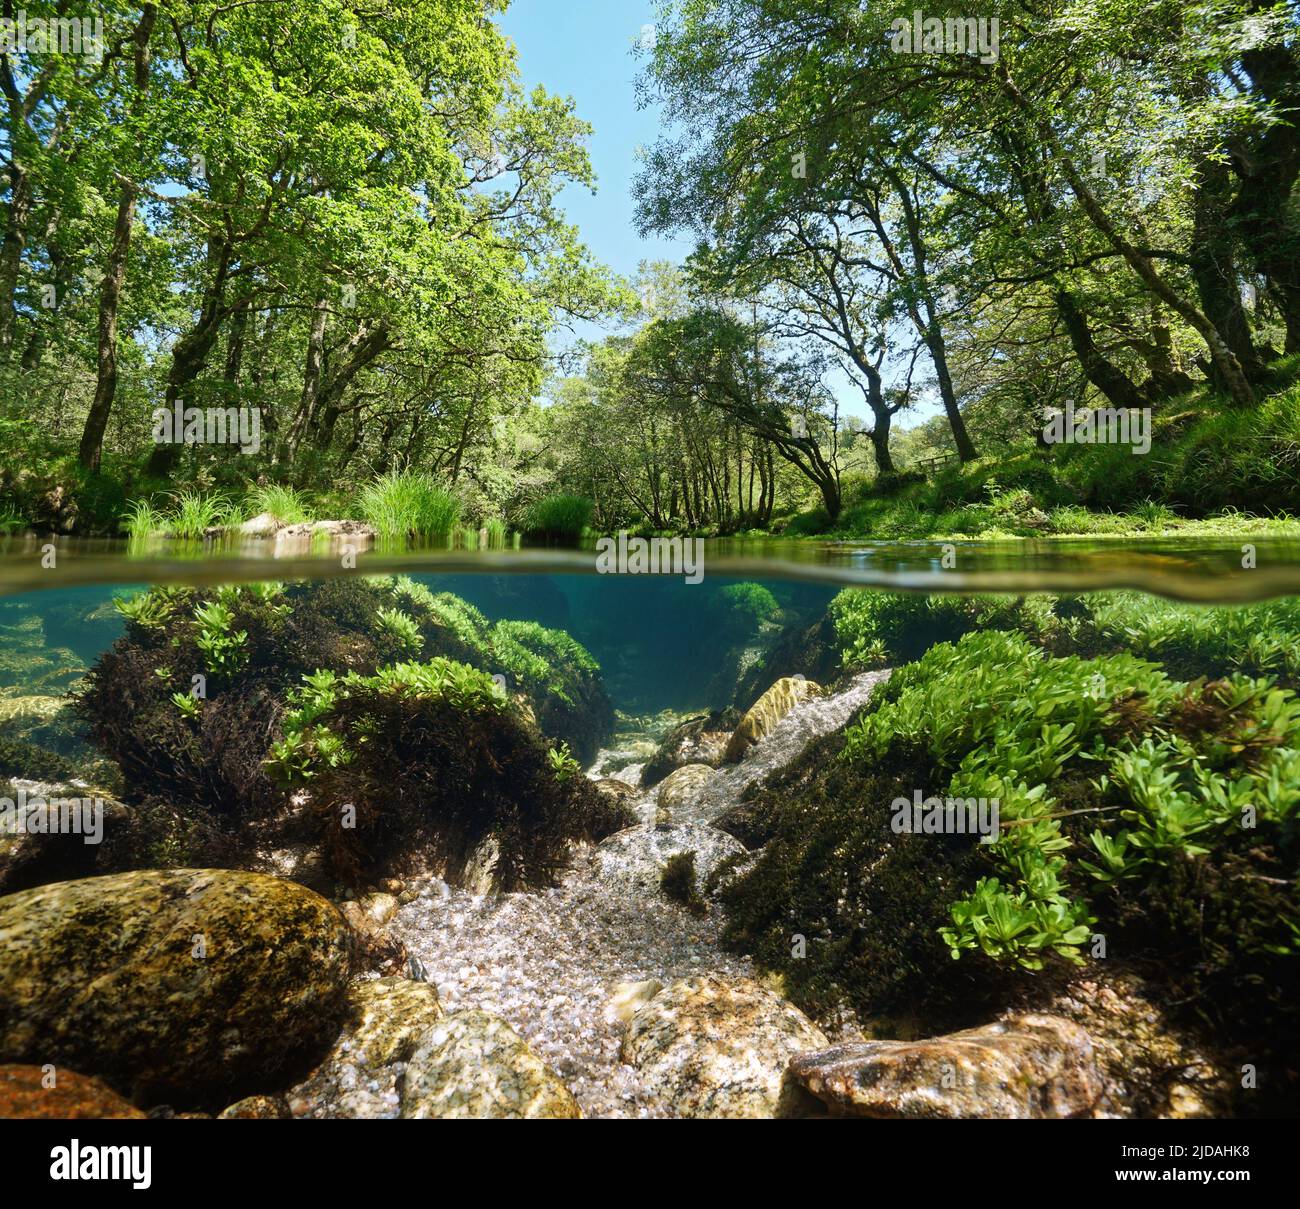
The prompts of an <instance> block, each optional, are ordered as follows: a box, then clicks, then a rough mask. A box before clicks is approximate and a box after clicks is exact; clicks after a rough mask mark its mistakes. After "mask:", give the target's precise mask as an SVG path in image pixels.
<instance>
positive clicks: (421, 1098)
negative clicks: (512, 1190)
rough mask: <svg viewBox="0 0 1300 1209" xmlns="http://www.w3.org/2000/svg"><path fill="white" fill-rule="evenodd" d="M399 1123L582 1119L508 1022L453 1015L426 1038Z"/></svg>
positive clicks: (410, 1072) (485, 1015) (408, 1080)
mask: <svg viewBox="0 0 1300 1209" xmlns="http://www.w3.org/2000/svg"><path fill="white" fill-rule="evenodd" d="M402 1116H403V1117H406V1118H408V1119H416V1120H427V1119H431V1118H446V1119H475V1120H478V1119H483V1118H527V1119H533V1120H535V1119H539V1118H556V1117H559V1118H566V1119H575V1118H578V1117H581V1116H582V1112H581V1110H580V1109H579V1108H578V1102H577V1100H575V1099H574V1098H573V1094H572V1092H570V1091H569V1089H568V1088H567V1087H565V1085H564V1084H563V1083H562V1082H561V1081H560V1078H559V1076H558V1075H556V1074H555V1072H554V1071H552V1070H551V1068H550V1067H549V1066H547V1065H546V1063H545V1062H543V1061H542V1060H541V1059H540V1058H539V1057H538V1056H537V1055H536V1054H535V1053H533V1051H532V1050H531V1049H530V1048H529V1047H528V1044H527V1042H525V1041H524V1039H523V1038H522V1037H520V1036H519V1034H518V1033H516V1032H515V1031H514V1029H512V1028H511V1027H510V1026H509V1025H508V1024H507V1023H506V1022H505V1021H504V1020H502V1019H500V1018H499V1017H497V1016H493V1015H492V1014H491V1013H489V1012H482V1011H478V1010H472V1011H465V1012H453V1013H452V1014H451V1015H449V1016H446V1017H444V1018H443V1019H442V1020H441V1021H439V1022H438V1023H437V1024H435V1025H434V1026H433V1028H431V1029H430V1030H429V1031H428V1033H426V1034H425V1036H424V1038H423V1040H422V1041H421V1043H420V1047H419V1049H417V1050H416V1052H415V1054H414V1055H413V1056H412V1058H411V1062H410V1065H409V1066H407V1068H406V1074H405V1076H404V1078H403V1082H402Z"/></svg>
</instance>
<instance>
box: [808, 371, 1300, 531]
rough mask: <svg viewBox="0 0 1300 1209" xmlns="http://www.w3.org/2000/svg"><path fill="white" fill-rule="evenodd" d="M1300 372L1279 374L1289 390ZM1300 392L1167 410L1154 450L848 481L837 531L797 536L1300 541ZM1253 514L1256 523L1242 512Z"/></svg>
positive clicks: (1079, 450) (1096, 452)
mask: <svg viewBox="0 0 1300 1209" xmlns="http://www.w3.org/2000/svg"><path fill="white" fill-rule="evenodd" d="M1296 368H1297V367H1296V366H1294V365H1291V364H1290V363H1287V364H1285V365H1280V366H1279V367H1278V372H1277V375H1276V376H1277V378H1278V379H1279V380H1283V379H1285V378H1286V377H1287V376H1288V375H1290V374H1293V372H1294V370H1295V369H1296ZM1298 505H1300V383H1292V384H1291V385H1288V386H1285V387H1284V388H1283V389H1280V390H1278V391H1276V392H1275V393H1274V394H1272V395H1270V396H1268V397H1267V398H1265V399H1263V400H1262V402H1261V403H1260V404H1259V406H1258V407H1256V408H1253V409H1247V410H1241V409H1234V408H1231V407H1228V406H1226V404H1225V403H1224V402H1223V400H1222V399H1221V398H1219V397H1217V396H1216V395H1214V394H1213V393H1212V392H1210V391H1208V390H1201V391H1198V392H1196V393H1195V394H1193V395H1191V396H1189V397H1187V398H1185V399H1182V400H1177V401H1172V402H1169V403H1167V404H1165V405H1164V406H1163V407H1162V408H1161V409H1160V410H1159V411H1157V412H1156V414H1155V415H1154V417H1153V432H1152V447H1151V450H1150V452H1149V453H1147V454H1146V455H1140V456H1139V455H1134V454H1133V452H1132V451H1131V449H1130V447H1129V446H1128V445H1107V444H1097V445H1061V446H1057V447H1054V448H1051V449H1040V448H1037V447H1030V446H1025V447H1021V448H1018V449H1009V450H1005V451H1003V452H1001V453H990V454H989V455H988V456H985V457H982V458H978V459H976V460H975V461H972V462H968V463H965V464H964V465H958V464H954V465H949V466H946V467H944V468H943V469H941V470H940V471H939V472H938V473H937V474H936V475H935V476H934V477H933V478H930V479H922V478H921V477H920V476H919V475H918V474H917V473H916V472H910V471H904V472H902V473H900V474H896V475H892V476H889V479H888V480H887V481H884V480H869V479H865V478H863V477H861V476H846V477H845V494H844V506H843V509H842V511H841V512H840V515H839V517H838V518H837V520H836V522H835V523H834V524H833V525H832V524H831V522H830V520H829V518H828V517H827V515H826V512H825V510H824V509H822V508H821V507H820V506H817V507H812V508H810V509H808V510H807V511H805V512H802V513H799V514H798V515H796V516H794V517H792V518H791V519H790V520H789V521H788V522H787V523H786V527H785V530H784V532H785V534H787V535H789V536H794V537H798V536H828V537H839V538H851V537H860V536H872V537H877V538H886V539H888V538H897V539H919V538H927V537H929V538H934V537H958V536H960V537H974V538H985V539H991V538H1006V537H1044V536H1047V537H1065V536H1069V537H1077V536H1116V537H1120V536H1130V537H1141V536H1147V535H1151V534H1168V535H1184V536H1187V537H1198V536H1205V537H1211V536H1218V535H1236V534H1242V533H1263V532H1271V533H1300V522H1297V521H1296V520H1295V519H1294V516H1293V514H1294V513H1295V512H1296V511H1297V506H1298ZM1243 506H1245V507H1248V508H1249V509H1251V510H1252V513H1253V515H1251V514H1247V513H1246V512H1243V511H1240V509H1241V508H1242V507H1243Z"/></svg>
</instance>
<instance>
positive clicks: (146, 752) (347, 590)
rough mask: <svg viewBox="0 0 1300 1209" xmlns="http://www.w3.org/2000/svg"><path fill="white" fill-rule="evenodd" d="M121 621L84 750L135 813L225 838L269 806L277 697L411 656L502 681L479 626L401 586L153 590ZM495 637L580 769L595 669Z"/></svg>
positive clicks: (541, 642) (546, 636) (564, 643)
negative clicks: (101, 759)
mask: <svg viewBox="0 0 1300 1209" xmlns="http://www.w3.org/2000/svg"><path fill="white" fill-rule="evenodd" d="M119 610H120V611H121V612H122V613H123V615H124V616H125V617H126V619H127V628H126V633H125V634H124V635H123V637H122V638H121V639H119V640H118V642H116V643H115V644H114V645H113V646H112V647H111V648H109V650H108V651H106V652H104V653H103V654H102V655H101V656H100V658H99V660H98V662H97V663H96V665H95V667H94V668H93V669H92V671H91V673H90V674H89V675H88V676H87V678H86V681H85V684H84V686H83V687H82V689H81V691H80V693H79V695H78V705H77V708H78V711H79V713H80V715H81V716H82V717H83V718H84V719H85V720H86V722H87V723H88V725H89V728H90V731H91V737H92V738H93V740H94V742H95V743H96V744H97V745H98V746H99V747H100V748H101V749H102V750H103V751H104V752H105V753H107V754H108V755H109V756H110V758H112V759H113V760H114V761H115V763H116V764H117V765H118V766H119V767H120V769H121V771H122V773H123V775H124V777H125V778H126V782H127V784H128V785H130V787H131V790H132V793H133V794H134V795H135V796H136V797H138V798H146V797H151V796H155V797H159V798H163V799H166V800H170V801H174V802H176V803H178V804H180V805H196V806H201V807H203V808H204V809H205V810H207V811H210V812H211V813H212V814H214V815H217V816H220V817H222V818H226V819H229V820H230V821H231V822H232V823H233V822H234V821H235V820H237V819H238V818H239V817H241V816H250V815H251V816H255V817H261V816H265V815H266V814H267V813H268V812H270V811H272V810H274V809H276V807H277V805H278V804H279V802H280V798H281V795H280V792H279V791H278V790H277V789H276V787H275V786H273V785H272V784H271V783H270V781H269V780H268V779H267V777H266V774H265V770H264V769H263V767H262V761H263V758H264V757H265V755H266V752H267V750H268V748H269V746H270V744H271V742H272V741H273V740H274V739H275V738H276V737H277V734H278V733H279V732H278V727H279V721H280V715H281V713H282V712H283V708H284V705H283V697H284V694H285V693H286V692H287V691H289V690H290V689H291V688H293V687H294V686H296V685H298V684H300V683H301V682H302V680H303V678H304V677H305V676H309V675H311V674H312V673H314V672H316V671H318V670H323V671H328V672H334V673H337V674H340V675H346V674H347V673H349V672H355V673H358V674H361V675H373V674H374V673H375V672H376V671H377V670H378V669H379V668H381V667H383V666H385V665H388V664H392V663H398V662H401V661H403V660H407V659H409V658H411V656H412V655H416V654H418V655H419V657H420V658H422V659H432V658H444V659H452V660H455V661H457V662H460V663H465V664H468V665H471V666H474V667H478V668H480V669H481V670H483V671H484V672H487V673H489V674H490V673H495V672H497V671H498V670H499V669H500V660H499V659H498V656H497V653H496V650H495V646H494V642H493V638H494V631H493V629H492V628H491V627H490V626H489V625H488V622H487V620H486V619H485V618H484V617H483V615H482V614H481V613H479V612H478V610H477V609H475V608H474V607H473V606H471V605H469V604H467V603H466V602H464V601H461V600H459V599H458V598H456V597H454V596H451V595H449V594H447V593H440V594H433V593H430V592H429V591H428V589H427V588H424V587H423V585H420V584H418V583H416V582H415V581H411V580H397V581H391V580H387V579H379V580H369V579H362V578H359V577H352V578H339V579H332V580H326V581H321V582H314V583H299V584H288V585H284V586H280V585H260V586H259V585H244V586H239V587H223V588H219V589H215V590H203V591H198V590H195V589H192V588H159V589H154V590H152V591H150V592H147V593H142V594H140V595H139V596H136V597H135V598H133V599H131V600H127V601H123V602H121V603H120V604H119ZM502 635H503V636H507V635H509V636H510V637H511V639H512V640H513V641H516V642H517V643H518V645H519V649H520V650H521V651H524V652H527V653H528V655H529V657H530V658H531V659H533V660H534V661H535V665H534V668H533V671H534V674H533V675H531V676H530V677H529V678H528V680H527V682H526V683H525V684H523V685H521V687H522V688H523V690H524V691H525V692H526V693H527V695H528V697H529V700H530V704H531V705H532V708H533V710H534V712H535V714H536V715H537V718H538V721H539V724H540V725H541V726H542V729H543V731H545V733H547V734H548V735H549V736H550V737H552V738H555V739H557V740H560V741H564V740H567V741H568V742H569V743H570V745H571V747H572V748H573V750H574V751H575V753H577V754H578V756H579V757H580V758H581V759H583V760H587V759H590V758H591V757H592V756H593V755H594V753H595V750H596V747H597V746H598V744H599V741H600V739H601V738H603V737H604V735H606V734H608V733H609V730H610V729H611V728H612V723H613V716H612V710H611V709H610V707H609V703H608V699H607V698H606V697H605V694H604V689H603V687H602V685H601V681H600V671H599V668H598V666H597V665H596V663H595V661H594V660H592V659H591V657H590V655H588V654H587V653H586V651H584V650H583V649H582V647H581V646H579V645H578V644H577V643H575V642H573V641H572V640H571V639H569V638H568V637H567V635H564V634H560V633H558V632H556V631H547V630H544V629H542V628H541V627H537V626H532V625H530V624H528V623H520V626H519V627H518V628H517V629H514V630H512V629H510V628H509V626H508V625H507V628H506V629H505V630H503V631H502ZM196 677H198V678H199V679H197V680H196ZM552 694H554V697H552Z"/></svg>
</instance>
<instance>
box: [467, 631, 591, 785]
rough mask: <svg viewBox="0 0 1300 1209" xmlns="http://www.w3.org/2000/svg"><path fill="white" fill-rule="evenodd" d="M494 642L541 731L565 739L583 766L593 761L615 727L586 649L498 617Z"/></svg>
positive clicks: (560, 636) (561, 633) (570, 640)
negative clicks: (523, 693) (526, 697)
mask: <svg viewBox="0 0 1300 1209" xmlns="http://www.w3.org/2000/svg"><path fill="white" fill-rule="evenodd" d="M491 641H492V651H493V653H494V655H495V656H496V659H497V661H498V663H499V664H500V665H501V667H502V668H503V669H504V670H505V671H506V672H507V673H508V674H509V675H510V676H511V677H512V678H513V679H514V680H515V681H516V683H517V684H518V685H519V686H520V687H522V688H523V689H524V690H525V692H527V693H528V695H529V697H530V699H531V700H532V702H533V708H534V710H535V712H536V714H537V723H538V725H539V726H540V727H541V728H542V731H543V732H544V733H545V734H548V735H551V736H553V737H555V738H557V739H562V740H564V741H565V742H567V743H568V744H569V746H570V748H571V749H572V751H573V754H574V756H575V757H576V758H577V759H578V760H579V761H580V762H582V763H583V764H588V763H590V762H591V761H592V760H593V759H595V756H596V752H597V750H598V749H599V747H600V744H601V742H602V740H603V739H605V738H606V737H607V736H608V735H609V734H610V732H611V731H612V730H613V728H614V707H613V705H612V704H611V703H610V700H609V696H608V694H607V693H606V692H605V687H604V683H603V682H602V680H601V676H600V665H599V664H598V663H597V662H596V661H595V659H593V658H592V657H591V655H590V653H589V652H588V651H587V649H586V648H585V647H584V646H582V644H581V643H579V642H576V641H574V639H573V638H571V637H570V636H569V635H568V634H566V633H564V631H563V630H552V629H547V628H546V627H545V626H542V625H538V624H537V623H536V622H534V621H499V622H497V623H496V625H494V626H493V627H492V633H491Z"/></svg>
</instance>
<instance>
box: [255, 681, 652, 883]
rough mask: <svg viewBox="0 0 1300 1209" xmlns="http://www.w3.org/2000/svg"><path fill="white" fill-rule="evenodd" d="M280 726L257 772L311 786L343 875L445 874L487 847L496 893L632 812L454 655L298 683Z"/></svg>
mask: <svg viewBox="0 0 1300 1209" xmlns="http://www.w3.org/2000/svg"><path fill="white" fill-rule="evenodd" d="M281 725H282V729H283V736H282V738H280V739H279V740H278V741H277V742H276V743H275V744H274V745H273V746H272V748H271V751H270V753H269V754H268V756H267V760H266V770H267V772H268V773H269V774H270V776H271V777H272V779H273V780H274V781H275V782H276V783H277V784H280V785H283V786H286V787H300V788H304V789H306V790H307V791H308V793H309V795H310V798H311V803H312V810H313V817H314V818H315V819H316V821H317V825H318V826H319V827H320V828H321V832H322V835H323V839H324V844H325V851H326V855H327V859H328V861H329V863H330V866H331V868H332V869H333V870H334V872H335V873H336V875H337V876H339V877H340V878H342V879H344V880H345V881H348V882H349V883H351V882H353V881H354V880H356V879H362V878H367V877H374V876H379V875H381V874H384V873H385V872H386V871H387V872H391V871H393V870H395V869H399V868H401V867H402V865H403V863H404V862H406V861H408V860H410V859H412V858H413V857H414V856H415V854H416V853H419V854H420V857H421V859H433V860H434V861H435V862H437V863H439V864H441V865H442V866H443V867H445V868H446V869H447V871H448V875H449V876H452V877H453V878H454V877H457V876H459V875H460V874H461V873H462V872H463V871H464V870H465V869H466V868H467V867H468V866H469V864H470V863H471V861H473V860H475V859H476V855H477V854H481V853H482V852H484V851H485V849H484V847H483V846H484V844H485V843H486V842H489V841H490V847H491V849H492V850H493V851H494V853H495V864H494V868H493V878H494V880H495V881H496V882H497V883H498V884H500V885H501V886H502V888H504V889H514V888H519V887H522V886H527V885H539V884H546V883H548V882H549V881H550V880H552V878H553V877H554V876H555V874H556V872H557V871H558V869H559V867H560V865H561V864H562V863H563V862H564V860H565V859H566V854H567V847H568V843H569V841H570V840H572V839H598V838H601V837H603V836H604V835H607V834H609V833H610V832H611V831H613V830H617V829H618V828H619V827H622V826H626V825H627V824H628V822H629V820H630V814H629V812H628V811H627V810H626V808H625V807H618V806H615V805H613V804H611V803H610V802H608V800H607V799H605V798H604V796H603V795H602V794H600V793H599V792H598V791H597V790H596V789H595V788H594V787H593V786H592V785H591V784H590V782H589V781H587V779H586V778H585V777H583V776H581V775H580V773H581V770H580V768H579V767H578V765H577V764H576V762H574V761H573V760H572V757H570V756H568V754H567V750H566V749H565V748H564V747H563V746H561V747H560V748H558V749H557V748H555V747H548V746H547V745H546V744H545V743H544V742H543V741H542V740H541V738H540V736H539V735H538V734H537V732H536V730H535V728H534V727H533V726H532V725H531V723H530V722H528V721H527V720H526V719H525V718H523V717H522V716H521V715H520V714H519V712H518V710H517V709H516V707H515V706H514V705H513V703H511V702H509V701H508V700H506V699H505V698H504V697H502V695H501V694H500V693H499V692H498V690H497V686H496V683H495V682H494V681H493V679H492V677H491V676H490V675H489V674H488V673H486V672H484V671H482V670H480V669H478V668H474V667H470V666H468V665H467V664H462V663H458V662H456V661H455V660H450V659H445V658H441V657H435V658H433V659H430V660H429V661H427V662H424V663H413V662H405V663H397V664H391V665H386V666H384V667H381V668H379V669H377V670H376V671H375V672H374V673H373V674H371V675H361V674H359V673H355V672H352V673H348V674H346V675H341V676H340V675H337V674H320V673H317V674H314V675H313V676H310V677H305V678H304V680H303V682H302V684H301V685H300V686H299V687H298V688H297V689H295V690H294V691H292V692H291V693H289V694H288V697H287V700H286V702H285V709H284V712H283V714H282V716H281ZM345 818H346V819H347V820H348V821H344V820H345Z"/></svg>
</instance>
